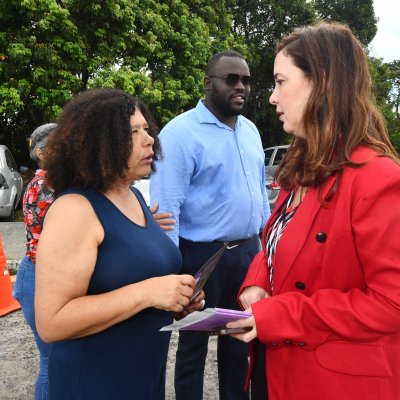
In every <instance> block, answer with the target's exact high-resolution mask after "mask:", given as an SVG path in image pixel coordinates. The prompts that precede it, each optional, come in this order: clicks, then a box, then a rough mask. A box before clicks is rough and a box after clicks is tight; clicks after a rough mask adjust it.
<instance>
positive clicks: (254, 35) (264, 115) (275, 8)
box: [232, 0, 315, 147]
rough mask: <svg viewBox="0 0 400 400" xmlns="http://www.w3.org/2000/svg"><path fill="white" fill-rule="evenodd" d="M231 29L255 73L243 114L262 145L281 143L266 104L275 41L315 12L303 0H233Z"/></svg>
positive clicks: (281, 136)
mask: <svg viewBox="0 0 400 400" xmlns="http://www.w3.org/2000/svg"><path fill="white" fill-rule="evenodd" d="M232 12H233V19H234V23H233V31H234V34H235V35H236V36H241V37H244V39H245V42H246V44H247V46H248V62H249V65H250V69H251V74H252V75H253V76H254V77H255V84H254V86H253V88H252V96H251V101H250V102H249V105H248V110H247V113H246V114H247V116H248V117H249V118H250V119H251V120H252V121H253V122H254V123H255V124H256V125H257V127H258V129H259V130H260V133H261V136H262V140H263V144H264V146H265V147H266V146H269V145H273V144H281V143H285V142H286V140H287V136H286V135H285V134H284V132H283V130H282V126H281V123H280V122H279V121H278V118H276V113H275V107H273V106H271V105H270V104H269V97H270V95H271V92H272V89H273V87H274V78H273V64H274V59H275V54H276V53H275V46H276V42H277V41H279V39H280V38H281V37H282V36H283V35H286V34H289V33H290V32H291V31H293V29H294V28H295V27H297V26H303V25H307V24H310V23H312V22H313V21H314V20H315V12H314V9H313V6H312V4H311V3H309V2H308V1H306V0H280V1H277V0H261V1H259V0H237V1H236V6H235V7H233V10H232Z"/></svg>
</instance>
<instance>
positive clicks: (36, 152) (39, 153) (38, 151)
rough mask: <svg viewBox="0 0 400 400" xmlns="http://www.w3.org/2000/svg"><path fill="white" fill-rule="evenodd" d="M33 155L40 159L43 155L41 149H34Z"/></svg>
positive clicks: (41, 159)
mask: <svg viewBox="0 0 400 400" xmlns="http://www.w3.org/2000/svg"><path fill="white" fill-rule="evenodd" d="M35 156H36V157H37V158H38V159H39V160H40V161H43V159H44V155H43V152H42V150H41V149H36V150H35Z"/></svg>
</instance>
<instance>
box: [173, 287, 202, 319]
mask: <svg viewBox="0 0 400 400" xmlns="http://www.w3.org/2000/svg"><path fill="white" fill-rule="evenodd" d="M204 298H205V295H204V292H203V291H201V292H200V293H199V294H198V296H197V297H196V298H195V299H194V300H193V302H192V303H190V304H189V305H188V306H187V307H185V308H184V309H183V310H182V311H181V312H179V313H174V319H175V320H177V321H179V320H180V319H182V318H185V317H186V316H187V315H189V314H191V313H192V312H193V311H200V310H202V309H203V308H204V304H205V300H204Z"/></svg>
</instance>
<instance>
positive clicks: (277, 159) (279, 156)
mask: <svg viewBox="0 0 400 400" xmlns="http://www.w3.org/2000/svg"><path fill="white" fill-rule="evenodd" d="M286 151H287V149H286V148H282V149H277V150H276V154H275V159H274V165H278V164H279V163H280V162H281V161H282V159H283V157H284V156H285V154H286Z"/></svg>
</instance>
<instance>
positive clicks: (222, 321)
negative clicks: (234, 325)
mask: <svg viewBox="0 0 400 400" xmlns="http://www.w3.org/2000/svg"><path fill="white" fill-rule="evenodd" d="M251 315H252V314H250V313H246V312H244V311H238V310H226V309H223V308H215V309H214V312H213V313H212V314H210V316H209V317H207V318H205V319H203V320H201V321H198V322H194V323H193V324H190V325H188V326H185V327H183V328H180V330H185V331H212V330H215V329H218V328H224V327H225V326H226V324H227V323H228V322H232V321H237V320H239V319H245V318H249V317H251Z"/></svg>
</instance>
